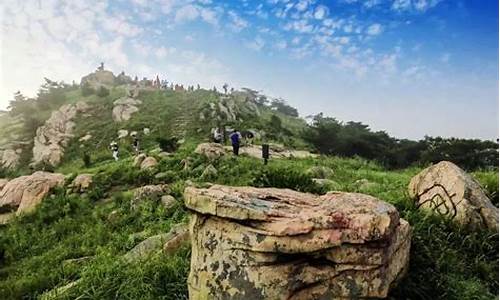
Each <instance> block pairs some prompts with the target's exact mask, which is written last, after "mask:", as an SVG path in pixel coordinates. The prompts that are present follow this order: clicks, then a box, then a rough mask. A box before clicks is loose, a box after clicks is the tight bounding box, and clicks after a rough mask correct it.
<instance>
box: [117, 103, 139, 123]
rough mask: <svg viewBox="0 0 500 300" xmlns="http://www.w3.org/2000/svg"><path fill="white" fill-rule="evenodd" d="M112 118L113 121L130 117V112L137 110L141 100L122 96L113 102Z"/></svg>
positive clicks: (125, 119) (126, 119) (120, 120)
mask: <svg viewBox="0 0 500 300" xmlns="http://www.w3.org/2000/svg"><path fill="white" fill-rule="evenodd" d="M113 104H114V107H113V120H114V121H115V122H122V121H128V120H130V118H131V117H132V114H133V113H135V112H138V111H139V108H138V107H137V106H139V105H140V104H142V101H141V100H138V99H134V98H129V97H122V98H119V99H118V100H115V102H113Z"/></svg>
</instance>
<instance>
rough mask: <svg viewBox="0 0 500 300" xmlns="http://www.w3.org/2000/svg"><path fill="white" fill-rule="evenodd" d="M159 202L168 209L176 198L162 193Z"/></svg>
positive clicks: (175, 201)
mask: <svg viewBox="0 0 500 300" xmlns="http://www.w3.org/2000/svg"><path fill="white" fill-rule="evenodd" d="M160 203H161V205H163V207H165V208H166V209H169V208H172V207H174V206H175V203H177V200H175V198H174V197H173V196H171V195H164V196H161V199H160Z"/></svg>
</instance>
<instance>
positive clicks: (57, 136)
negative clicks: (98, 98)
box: [33, 102, 89, 166]
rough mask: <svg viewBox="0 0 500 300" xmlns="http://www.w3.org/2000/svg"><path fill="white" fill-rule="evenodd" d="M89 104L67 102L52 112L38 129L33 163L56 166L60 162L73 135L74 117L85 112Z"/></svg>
mask: <svg viewBox="0 0 500 300" xmlns="http://www.w3.org/2000/svg"><path fill="white" fill-rule="evenodd" d="M88 109H89V106H88V105H87V104H86V103H85V102H77V103H75V104H66V105H63V106H61V107H60V108H59V109H58V110H57V111H54V112H52V115H51V116H50V118H49V119H48V120H47V121H45V124H44V125H43V126H41V127H39V128H38V129H37V130H36V136H35V140H34V146H33V163H34V164H39V163H46V164H48V165H51V166H56V165H57V164H59V163H60V161H61V159H62V157H63V155H64V148H65V147H66V146H67V145H68V142H69V140H70V139H71V138H72V137H73V129H74V127H75V123H74V121H73V120H74V118H75V117H76V115H77V114H78V113H82V112H85V111H87V110H88Z"/></svg>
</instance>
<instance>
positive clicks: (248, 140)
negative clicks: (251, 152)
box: [241, 130, 255, 145]
mask: <svg viewBox="0 0 500 300" xmlns="http://www.w3.org/2000/svg"><path fill="white" fill-rule="evenodd" d="M241 136H242V138H243V140H245V145H251V144H253V139H254V137H255V134H254V133H253V132H252V131H250V130H244V131H242V132H241Z"/></svg>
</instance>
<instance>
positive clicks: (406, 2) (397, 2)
mask: <svg viewBox="0 0 500 300" xmlns="http://www.w3.org/2000/svg"><path fill="white" fill-rule="evenodd" d="M392 9H394V10H398V11H402V10H409V9H411V0H394V2H393V3H392Z"/></svg>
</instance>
